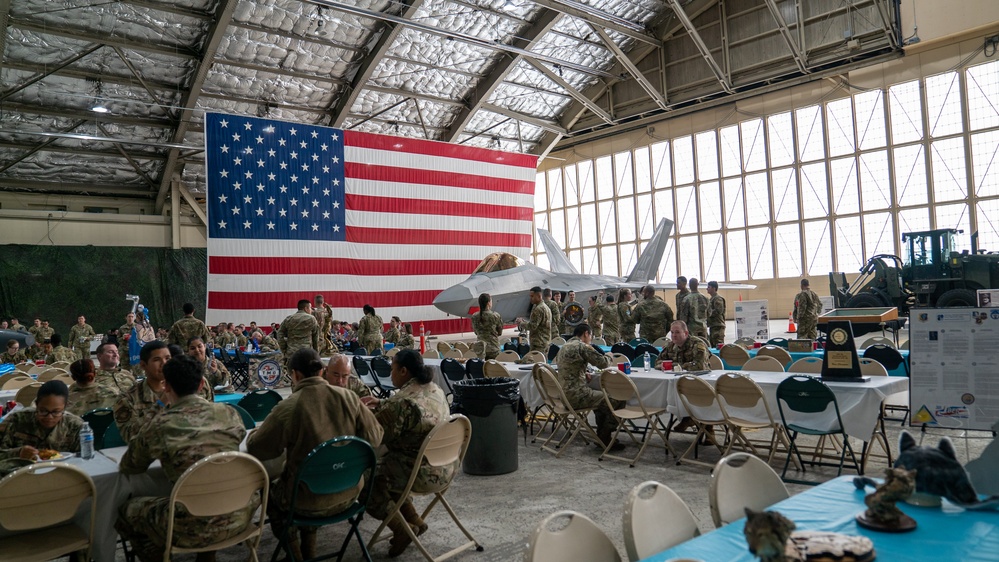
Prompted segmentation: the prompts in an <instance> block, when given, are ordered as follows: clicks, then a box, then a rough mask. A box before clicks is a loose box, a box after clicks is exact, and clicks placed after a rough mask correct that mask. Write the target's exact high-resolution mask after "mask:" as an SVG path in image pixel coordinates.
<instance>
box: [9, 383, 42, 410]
mask: <svg viewBox="0 0 999 562" xmlns="http://www.w3.org/2000/svg"><path fill="white" fill-rule="evenodd" d="M40 388H42V383H40V382H33V383H31V384H26V385H24V386H22V387H21V388H20V389H18V391H17V394H16V395H15V396H14V401H15V402H17V403H18V404H20V405H22V406H24V407H25V408H28V407H30V406H31V404H32V403H33V402H34V401H35V398H37V397H38V390H39V389H40Z"/></svg>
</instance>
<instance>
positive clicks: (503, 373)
mask: <svg viewBox="0 0 999 562" xmlns="http://www.w3.org/2000/svg"><path fill="white" fill-rule="evenodd" d="M482 375H483V376H484V377H486V378H487V379H492V378H496V377H509V376H510V371H508V370H507V369H506V367H504V366H503V363H500V362H499V361H494V360H492V359H490V360H489V361H486V363H485V365H483V366H482Z"/></svg>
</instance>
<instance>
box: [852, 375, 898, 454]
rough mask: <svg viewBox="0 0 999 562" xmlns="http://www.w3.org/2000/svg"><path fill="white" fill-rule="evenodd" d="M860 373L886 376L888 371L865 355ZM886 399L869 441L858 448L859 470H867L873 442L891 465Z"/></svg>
mask: <svg viewBox="0 0 999 562" xmlns="http://www.w3.org/2000/svg"><path fill="white" fill-rule="evenodd" d="M860 374H861V375H863V376H865V377H887V376H888V371H887V370H886V369H885V368H884V366H883V365H882V364H881V363H878V362H877V361H875V360H873V359H869V358H867V357H861V358H860ZM887 402H888V399H887V398H886V399H885V400H884V401H883V402H882V403H881V411H880V412H878V425H877V426H876V427H875V428H874V433H873V434H872V435H871V439H870V441H866V440H865V441H864V445H863V447H862V448H861V449H860V468H861V472H862V473H863V472H867V460H868V459H869V458H870V457H871V450H872V449H873V448H874V443H877V444H878V445H879V446H880V447H881V450H882V451H883V452H884V458H885V460H887V461H888V466H892V458H891V447H890V446H888V435H887V434H886V433H885V408H886V407H887V405H886V404H887Z"/></svg>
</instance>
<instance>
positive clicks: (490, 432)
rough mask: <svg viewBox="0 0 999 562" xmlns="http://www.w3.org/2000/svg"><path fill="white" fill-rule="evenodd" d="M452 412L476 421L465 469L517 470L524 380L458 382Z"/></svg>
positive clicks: (478, 471) (474, 471)
mask: <svg viewBox="0 0 999 562" xmlns="http://www.w3.org/2000/svg"><path fill="white" fill-rule="evenodd" d="M453 388H454V401H453V403H452V405H451V411H452V412H453V413H455V414H464V415H465V416H467V417H468V420H469V421H470V422H471V423H472V437H471V440H470V442H469V443H468V451H467V452H466V453H465V462H464V463H463V464H462V469H463V470H464V471H465V473H466V474H476V475H494V474H506V473H508V472H513V471H515V470H517V455H518V452H517V405H518V404H519V402H520V381H519V380H517V379H513V378H509V377H496V378H491V379H465V380H460V381H458V382H456V383H454V387H453Z"/></svg>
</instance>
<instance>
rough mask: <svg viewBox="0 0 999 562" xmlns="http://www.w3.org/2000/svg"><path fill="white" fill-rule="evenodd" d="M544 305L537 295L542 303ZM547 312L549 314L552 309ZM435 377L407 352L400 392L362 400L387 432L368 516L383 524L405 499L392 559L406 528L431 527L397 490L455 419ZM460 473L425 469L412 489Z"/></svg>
mask: <svg viewBox="0 0 999 562" xmlns="http://www.w3.org/2000/svg"><path fill="white" fill-rule="evenodd" d="M540 300H541V291H540V290H539V291H538V301H539V303H540ZM539 308H540V307H539ZM544 308H545V310H548V307H544ZM433 378H434V377H433V373H431V371H430V370H429V369H427V368H425V367H424V365H423V358H422V357H420V354H419V353H418V352H417V351H415V350H409V349H406V350H403V351H400V352H399V353H397V354H396V355H395V357H393V358H392V384H393V385H395V387H396V388H398V389H399V391H398V392H396V393H395V394H393V395H392V396H391V397H390V398H388V399H386V400H378V399H377V398H372V397H368V398H365V399H364V400H363V402H364V403H365V404H367V405H368V406H369V407H372V408H373V409H374V412H375V417H376V418H377V419H378V423H380V424H381V426H382V428H383V429H384V430H385V436H384V438H383V439H382V445H384V446H385V449H386V452H385V454H384V455H383V456H382V457H381V458H380V459H379V462H378V469H377V471H376V472H375V482H374V486H373V487H372V489H371V498H370V499H369V500H368V513H370V514H371V516H372V517H374V518H375V519H380V520H384V519H385V518H386V517H388V515H389V505H390V504H392V503H393V502H398V501H399V500H400V499H403V503H402V506H401V509H400V513H401V514H402V518H400V517H398V516H396V517H393V518H392V520H390V521H389V522H388V527H389V529H391V530H392V539H391V541H390V543H389V545H390V546H389V556H390V557H391V556H398V555H400V554H402V552H403V551H404V550H405V549H406V547H407V546H409V543H410V542H411V541H410V538H409V535H407V534H406V531H405V530H404V528H403V525H407V524H408V525H410V526H411V527H412V529H413V532H414V533H415V534H417V535H419V534H422V533H424V532H425V531H426V530H427V524H426V523H424V521H423V519H421V518H420V516H419V515H418V514H417V513H416V509H415V508H414V507H413V501H412V499H411V498H399V497H398V490H402V489H403V488H404V487H405V486H406V483H407V482H408V481H409V475H410V474H411V473H412V472H413V466H414V465H415V464H416V462H417V458H416V456H417V454H419V452H420V447H421V446H422V445H423V440H424V439H426V437H427V435H428V434H429V433H430V431H431V430H432V429H433V428H435V427H437V425H438V424H440V423H441V422H444V421H445V420H447V418H448V417H449V416H450V414H451V411H450V408H449V407H448V404H447V400H446V399H445V397H444V391H442V390H441V388H440V387H439V386H437V384H435V383H434V382H433ZM457 470H458V461H455V462H454V463H452V464H449V465H446V466H439V467H434V466H429V465H422V466H421V467H420V470H419V473H418V475H417V477H416V482H415V483H414V484H413V488H414V489H416V490H420V489H426V488H427V487H429V486H437V485H441V484H444V483H447V482H450V481H451V479H452V478H453V477H454V474H455V472H457ZM403 519H404V520H403Z"/></svg>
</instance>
